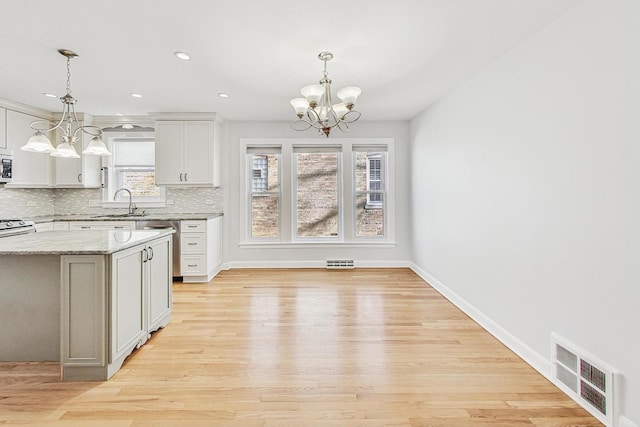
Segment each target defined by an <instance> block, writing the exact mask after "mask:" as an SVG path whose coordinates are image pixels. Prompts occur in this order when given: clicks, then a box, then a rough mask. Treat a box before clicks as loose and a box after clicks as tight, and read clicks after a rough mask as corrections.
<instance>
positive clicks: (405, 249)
mask: <svg viewBox="0 0 640 427" xmlns="http://www.w3.org/2000/svg"><path fill="white" fill-rule="evenodd" d="M225 132H227V134H226V136H227V137H226V138H224V141H226V144H227V145H226V147H225V150H224V151H225V153H224V158H225V160H226V161H225V162H224V169H223V174H224V192H225V201H224V206H225V220H224V221H225V223H224V224H225V227H224V235H223V240H224V250H223V254H224V258H225V262H226V263H229V264H230V265H231V266H233V267H242V266H260V265H270V266H274V267H277V266H309V265H310V262H313V261H315V262H317V261H322V262H324V260H325V259H327V258H349V259H354V260H356V262H358V261H364V262H369V263H372V262H373V261H377V262H376V263H374V264H375V265H380V266H384V265H387V266H390V265H399V264H402V265H408V262H409V260H410V253H411V243H410V240H411V234H410V228H409V227H410V218H409V213H410V212H409V177H410V175H409V168H408V167H407V165H408V164H409V123H408V122H382V123H368V122H358V123H355V124H353V125H352V126H351V129H350V131H349V132H348V133H341V132H340V131H339V130H334V131H333V132H332V134H331V136H330V138H329V142H331V141H336V142H337V141H338V140H339V138H340V137H343V138H367V137H371V138H394V139H395V159H396V161H395V164H396V168H395V186H396V194H395V206H396V208H395V212H396V222H395V225H396V241H397V245H396V246H395V247H391V248H353V247H349V248H335V247H332V248H317V247H316V248H269V249H264V248H261V249H257V248H246V247H239V243H240V227H242V226H243V222H242V218H241V217H240V215H241V213H240V197H243V196H244V190H243V189H241V188H240V184H239V181H240V173H241V170H242V168H241V167H240V166H241V165H240V159H241V155H240V148H239V146H240V139H241V138H314V137H316V136H317V134H316V133H314V132H313V131H311V130H309V131H306V132H297V131H294V130H292V129H291V128H290V127H289V122H226V123H225ZM317 138H318V142H326V139H324V137H320V136H317Z"/></svg>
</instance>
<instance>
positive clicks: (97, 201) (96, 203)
mask: <svg viewBox="0 0 640 427" xmlns="http://www.w3.org/2000/svg"><path fill="white" fill-rule="evenodd" d="M89 206H93V207H96V206H100V200H89Z"/></svg>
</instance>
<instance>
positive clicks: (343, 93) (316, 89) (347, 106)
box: [290, 52, 362, 138]
mask: <svg viewBox="0 0 640 427" xmlns="http://www.w3.org/2000/svg"><path fill="white" fill-rule="evenodd" d="M332 58H333V54H332V53H331V52H320V53H319V54H318V59H319V60H321V61H323V62H324V71H323V76H322V79H321V80H320V84H317V85H310V86H305V87H303V88H302V89H301V90H300V93H301V94H302V96H304V98H295V99H292V100H291V101H290V102H291V105H292V106H293V109H294V110H295V111H296V115H297V116H298V120H296V121H294V122H293V123H291V128H293V129H294V130H299V131H303V130H307V129H309V128H311V127H313V128H315V129H318V133H319V134H320V135H322V134H324V135H325V136H326V137H327V138H328V137H329V133H330V132H331V129H332V128H334V127H337V128H338V129H340V130H341V131H343V132H346V131H348V130H349V126H348V123H353V122H355V121H356V120H358V119H359V118H360V113H359V112H358V111H355V110H354V109H353V107H354V105H355V103H356V100H357V99H358V96H359V95H360V93H361V92H362V91H361V90H360V88H357V87H354V86H349V87H345V88H342V89H340V90H339V91H338V93H337V95H338V98H340V100H341V101H342V102H341V103H339V104H333V103H332V101H331V80H330V79H329V77H328V73H327V61H330V60H331V59H332Z"/></svg>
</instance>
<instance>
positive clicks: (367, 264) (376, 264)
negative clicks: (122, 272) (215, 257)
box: [223, 259, 412, 270]
mask: <svg viewBox="0 0 640 427" xmlns="http://www.w3.org/2000/svg"><path fill="white" fill-rule="evenodd" d="M411 265H412V263H411V262H409V261H360V260H355V268H411ZM326 266H327V260H324V259H323V260H315V261H309V260H307V261H291V260H287V261H230V262H227V263H225V264H224V265H223V270H230V269H234V268H325V267H326Z"/></svg>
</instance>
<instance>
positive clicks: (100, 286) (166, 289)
mask: <svg viewBox="0 0 640 427" xmlns="http://www.w3.org/2000/svg"><path fill="white" fill-rule="evenodd" d="M171 292H172V260H171V236H165V237H161V238H159V239H156V240H153V241H151V242H148V243H147V244H144V245H138V246H134V247H132V248H129V249H125V250H123V251H119V252H116V253H113V254H111V255H64V256H62V329H63V330H62V355H61V362H62V376H63V379H64V380H106V379H109V378H111V377H112V376H113V375H114V374H115V373H116V372H117V371H118V370H119V369H120V367H121V366H122V363H123V362H124V360H125V358H126V357H127V356H128V355H129V354H130V353H131V352H132V351H133V350H134V349H135V348H138V347H140V346H141V345H142V344H144V343H145V342H146V341H147V339H148V337H149V336H150V334H151V332H153V331H155V330H157V329H158V328H161V327H164V326H166V325H167V324H168V323H169V319H170V315H171V308H172V299H171Z"/></svg>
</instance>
